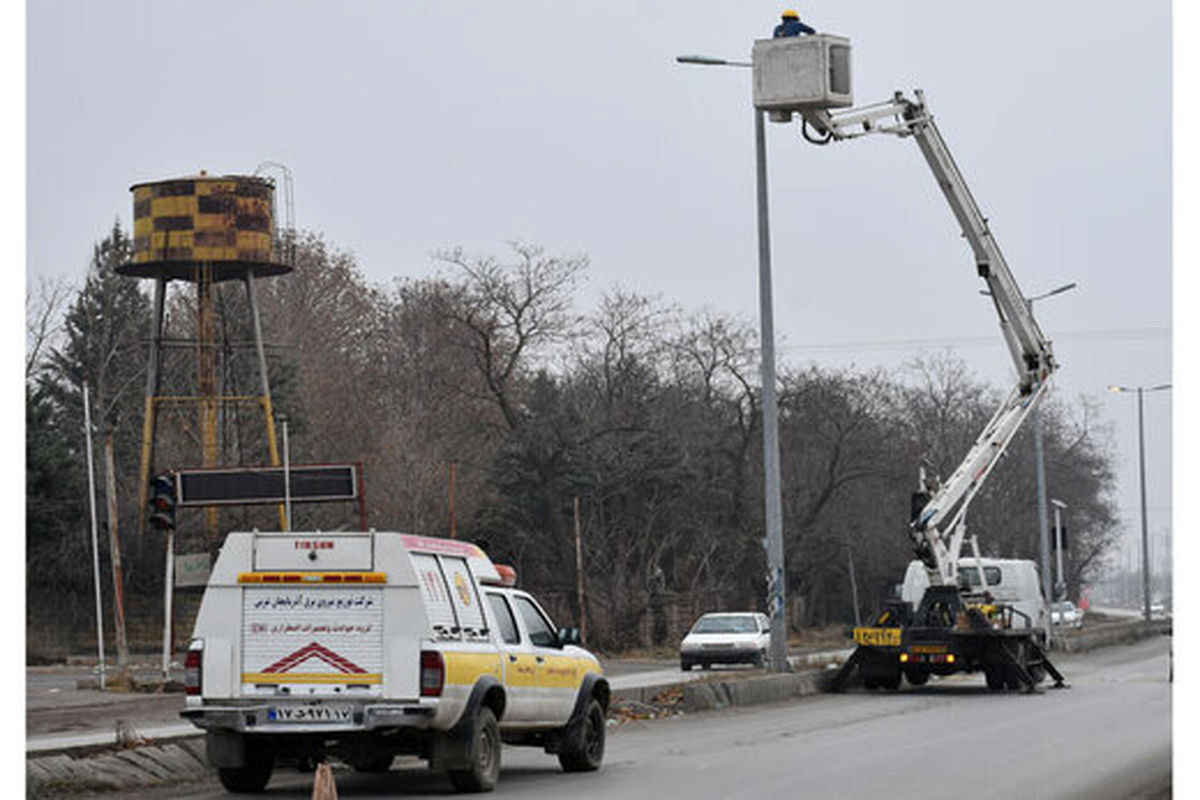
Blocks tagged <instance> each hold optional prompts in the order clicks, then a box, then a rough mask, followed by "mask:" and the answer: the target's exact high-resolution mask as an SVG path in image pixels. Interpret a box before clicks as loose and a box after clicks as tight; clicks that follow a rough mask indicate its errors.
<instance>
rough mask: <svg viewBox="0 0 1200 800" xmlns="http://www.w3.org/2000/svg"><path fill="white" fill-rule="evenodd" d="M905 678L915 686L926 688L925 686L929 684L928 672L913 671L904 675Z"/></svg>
mask: <svg viewBox="0 0 1200 800" xmlns="http://www.w3.org/2000/svg"><path fill="white" fill-rule="evenodd" d="M904 677H905V678H906V679H907V680H908V682H909V683H911V684H912V685H913V686H924V685H925V684H927V683H929V673H928V672H917V671H916V670H913V671H911V672H906V673H904Z"/></svg>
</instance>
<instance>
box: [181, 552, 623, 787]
mask: <svg viewBox="0 0 1200 800" xmlns="http://www.w3.org/2000/svg"><path fill="white" fill-rule="evenodd" d="M502 571H503V572H504V574H505V575H506V576H509V577H507V578H506V577H503V576H502V574H501V572H502ZM509 578H511V579H509ZM514 583H515V574H513V573H512V572H511V570H509V569H507V568H499V569H498V568H497V566H496V565H494V564H493V563H492V562H491V560H489V559H488V557H487V555H486V554H485V553H484V552H483V551H482V550H481V549H479V548H478V547H476V546H475V545H473V544H469V543H466V542H461V541H456V540H452V539H436V538H431V537H423V536H411V535H405V534H400V533H376V532H371V533H357V534H350V533H320V532H314V533H260V532H252V533H231V534H230V535H229V537H228V538H227V539H226V540H225V544H224V546H223V547H222V548H221V553H220V556H219V557H218V558H217V562H216V564H215V565H214V567H213V571H212V575H211V577H210V579H209V583H208V587H207V589H206V590H205V593H204V599H203V601H202V602H201V605H200V611H199V613H198V615H197V618H196V625H195V632H194V634H193V636H194V638H193V641H192V644H191V647H190V649H189V651H188V655H187V661H186V665H185V666H186V679H185V692H186V703H187V707H186V709H185V710H184V711H183V712H182V714H183V716H184V717H185V718H187V719H189V720H191V721H192V722H193V723H195V724H196V725H197V726H199V727H201V728H203V729H204V730H205V732H206V736H205V740H206V742H205V745H206V754H207V757H208V761H209V762H210V763H211V764H212V765H213V766H214V767H216V768H217V773H218V776H219V777H220V779H221V783H222V784H223V785H224V786H225V788H226V789H228V790H229V791H232V792H258V791H262V790H263V788H264V787H265V786H266V784H267V782H268V781H269V780H270V776H271V772H272V770H273V768H274V766H275V765H276V764H277V763H283V762H291V763H293V764H297V765H299V766H301V767H311V766H312V765H313V764H315V763H316V762H319V761H321V760H323V759H324V758H325V757H326V755H333V756H336V757H338V758H339V759H341V760H343V761H346V762H347V763H349V764H351V765H353V766H354V767H355V768H356V769H358V770H361V771H371V772H374V771H386V770H387V769H388V768H389V767H390V765H391V763H392V760H393V757H394V756H396V755H398V754H409V755H416V756H420V757H422V758H425V759H427V760H428V761H429V762H430V765H431V766H432V767H433V768H435V769H438V770H445V771H446V772H448V773H449V777H450V780H451V782H452V783H453V784H454V786H455V787H456V788H458V789H460V790H467V791H486V790H489V789H491V788H493V787H494V786H495V783H496V780H497V779H498V777H499V773H500V750H501V747H500V743H501V741H504V742H508V743H513V744H527V745H535V746H539V747H542V748H543V749H545V751H546V752H548V753H553V754H556V755H557V756H558V759H559V762H560V763H561V765H562V767H563V769H565V770H567V771H590V770H595V769H598V768H599V767H600V762H601V760H602V758H603V756H604V733H605V722H606V719H605V718H606V714H607V708H608V700H609V687H608V682H607V680H606V679H605V677H604V673H603V670H602V669H601V667H600V662H599V661H598V660H597V659H596V657H595V656H593V655H592V654H591V653H589V652H588V651H586V650H584V649H583V648H581V647H579V646H578V644H579V631H578V629H576V628H563V629H559V628H556V627H554V625H553V624H552V623H551V622H550V618H549V616H548V615H547V614H546V612H545V611H543V610H542V608H541V606H539V605H538V603H537V601H536V600H535V599H534V598H533V597H532V596H531V595H529V594H528V593H526V592H523V591H521V590H519V589H517V588H515V587H514V586H513V584H514Z"/></svg>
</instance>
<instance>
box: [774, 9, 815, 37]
mask: <svg viewBox="0 0 1200 800" xmlns="http://www.w3.org/2000/svg"><path fill="white" fill-rule="evenodd" d="M802 33H816V31H815V30H813V29H812V28H810V27H808V26H807V25H805V24H804V23H803V22H801V21H800V15H799V14H797V13H796V11H795V9H791V8H789V9H788V10H787V11H784V12H783V21H782V22H780V23H779V24H778V25H776V26H775V38H776V39H782V38H784V37H786V36H799V35H800V34H802Z"/></svg>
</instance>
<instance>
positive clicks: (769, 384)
mask: <svg viewBox="0 0 1200 800" xmlns="http://www.w3.org/2000/svg"><path fill="white" fill-rule="evenodd" d="M763 117H764V112H763V111H762V109H759V108H756V109H754V155H755V164H756V167H757V176H758V309H759V317H760V327H761V328H762V404H763V474H764V487H763V490H764V495H765V497H764V501H765V504H766V508H765V522H766V529H767V530H766V534H767V535H766V539H765V540H764V542H763V544H764V545H765V546H766V550H767V570H768V573H767V592H768V595H769V611H770V619H771V645H770V652H769V653H768V657H769V662H770V669H771V671H772V672H786V671H787V669H788V660H787V625H786V624H785V623H786V606H785V599H786V598H785V595H784V593H785V586H784V584H785V581H784V569H783V502H782V500H781V496H780V494H781V493H780V485H779V408H778V406H777V405H776V401H775V317H774V311H773V301H772V297H771V231H770V223H769V219H768V208H767V143H766V132H765V127H766V126H765V124H764V122H763Z"/></svg>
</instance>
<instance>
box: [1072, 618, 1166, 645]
mask: <svg viewBox="0 0 1200 800" xmlns="http://www.w3.org/2000/svg"><path fill="white" fill-rule="evenodd" d="M1171 632H1172V626H1171V621H1170V620H1152V621H1150V622H1145V621H1138V622H1130V623H1128V624H1123V625H1122V624H1118V625H1106V626H1105V627H1103V628H1097V629H1095V630H1090V631H1089V630H1085V631H1083V632H1081V633H1077V634H1072V635H1069V636H1055V637H1053V638H1052V639H1051V642H1050V645H1051V646H1050V649H1051V651H1058V652H1061V653H1086V652H1088V651H1089V650H1096V649H1097V648H1100V647H1108V646H1109V645H1114V644H1129V643H1131V642H1136V641H1139V640H1141V639H1148V638H1149V637H1151V636H1169V635H1171Z"/></svg>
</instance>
